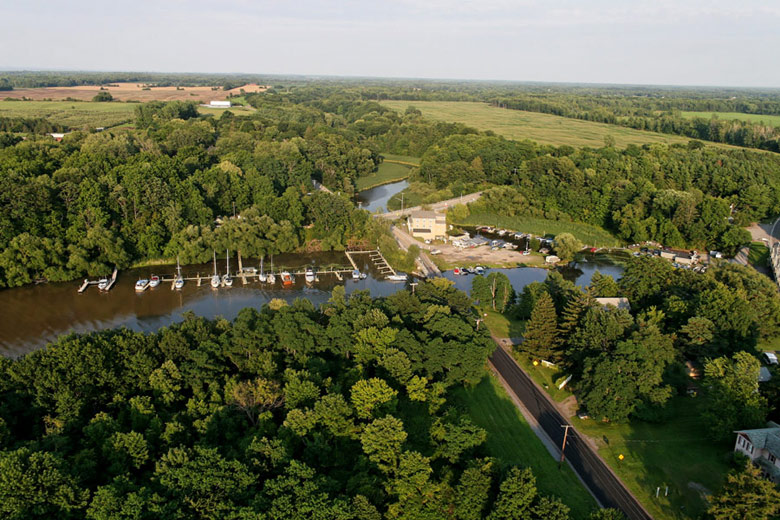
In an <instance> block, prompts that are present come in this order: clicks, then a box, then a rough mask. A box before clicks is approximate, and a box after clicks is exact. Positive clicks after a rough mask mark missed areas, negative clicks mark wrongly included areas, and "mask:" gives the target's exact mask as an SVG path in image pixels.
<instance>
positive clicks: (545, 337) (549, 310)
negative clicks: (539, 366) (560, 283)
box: [522, 293, 560, 360]
mask: <svg viewBox="0 0 780 520" xmlns="http://www.w3.org/2000/svg"><path fill="white" fill-rule="evenodd" d="M522 346H523V350H525V351H526V352H528V353H529V354H531V355H532V356H534V357H536V358H540V359H547V360H550V359H555V360H558V359H560V351H559V349H558V347H559V341H558V316H557V314H556V312H555V305H553V301H552V298H551V297H550V295H549V294H547V293H542V295H541V296H540V297H539V299H538V300H537V302H536V306H535V307H534V311H533V312H532V313H531V319H530V321H529V322H528V324H527V325H526V328H525V341H523V343H522Z"/></svg>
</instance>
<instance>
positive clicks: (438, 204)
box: [374, 191, 482, 219]
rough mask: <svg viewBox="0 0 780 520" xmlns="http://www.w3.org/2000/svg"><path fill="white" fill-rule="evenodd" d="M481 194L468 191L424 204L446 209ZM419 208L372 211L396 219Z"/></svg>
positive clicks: (471, 200) (431, 207)
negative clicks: (447, 198) (466, 193)
mask: <svg viewBox="0 0 780 520" xmlns="http://www.w3.org/2000/svg"><path fill="white" fill-rule="evenodd" d="M481 196H482V192H481V191H478V192H476V193H469V194H468V195H463V196H462V197H456V198H454V199H449V200H443V201H441V202H435V203H433V204H426V206H427V207H429V208H430V209H431V210H437V209H447V208H449V207H452V206H455V205H456V204H468V203H469V202H474V201H475V200H477V199H478V198H480V197H481ZM420 209H422V206H412V207H411V208H404V210H403V211H401V210H400V209H399V210H396V211H389V212H387V213H374V216H375V217H381V218H389V219H397V218H400V217H403V216H405V215H408V214H409V213H411V212H412V211H418V210H420Z"/></svg>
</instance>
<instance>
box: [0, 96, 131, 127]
mask: <svg viewBox="0 0 780 520" xmlns="http://www.w3.org/2000/svg"><path fill="white" fill-rule="evenodd" d="M136 106H137V104H136V103H118V102H110V103H95V102H91V101H0V117H30V118H45V119H48V120H49V121H51V122H52V123H56V124H61V125H65V126H68V127H71V128H83V127H91V128H94V127H99V126H104V127H111V126H116V125H119V124H121V123H125V122H129V121H132V120H133V118H134V114H135V107H136Z"/></svg>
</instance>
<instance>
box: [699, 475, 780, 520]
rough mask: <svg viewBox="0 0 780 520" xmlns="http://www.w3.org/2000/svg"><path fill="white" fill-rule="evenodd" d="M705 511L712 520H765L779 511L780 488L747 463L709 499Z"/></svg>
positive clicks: (728, 478) (727, 478)
mask: <svg viewBox="0 0 780 520" xmlns="http://www.w3.org/2000/svg"><path fill="white" fill-rule="evenodd" d="M710 504H711V505H710V508H709V509H708V510H707V513H708V514H709V515H710V516H711V517H712V518H714V519H715V520H769V519H771V518H774V517H775V515H776V514H778V513H780V490H778V488H777V486H775V485H774V484H773V483H772V482H771V481H769V480H767V479H765V478H764V477H763V476H762V475H761V471H760V470H759V469H758V468H757V467H755V466H753V464H751V463H750V462H747V463H746V464H745V468H744V469H743V470H742V471H740V472H739V473H731V474H730V475H729V476H728V477H726V483H725V484H724V485H723V487H722V488H721V489H720V490H719V491H718V492H717V493H715V495H713V497H712V498H711V499H710Z"/></svg>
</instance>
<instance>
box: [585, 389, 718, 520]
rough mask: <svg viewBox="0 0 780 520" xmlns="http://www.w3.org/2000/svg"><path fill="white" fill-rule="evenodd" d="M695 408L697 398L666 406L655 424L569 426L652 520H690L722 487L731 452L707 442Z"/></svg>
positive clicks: (587, 423) (676, 400)
mask: <svg viewBox="0 0 780 520" xmlns="http://www.w3.org/2000/svg"><path fill="white" fill-rule="evenodd" d="M700 406H701V405H700V399H699V398H695V397H674V398H673V399H672V401H670V403H669V404H668V407H669V410H670V417H671V418H670V419H669V420H668V421H665V422H661V423H658V424H652V423H647V422H642V421H638V420H634V421H633V422H631V423H630V424H609V423H601V422H596V421H594V420H593V419H585V420H581V419H579V418H578V417H576V416H575V417H573V418H572V419H571V420H572V424H574V426H575V427H576V428H577V430H579V431H580V432H582V433H584V434H585V435H588V436H589V437H590V438H591V439H592V440H593V441H594V442H595V443H596V445H597V446H598V450H599V454H600V455H601V456H602V457H603V458H604V460H605V461H606V462H607V464H609V466H610V467H611V468H612V469H613V470H614V471H615V473H617V474H618V476H619V477H620V479H621V480H622V481H623V482H624V483H625V484H626V486H628V488H629V489H630V490H631V491H632V492H633V493H634V494H635V495H636V496H637V498H639V500H640V501H641V502H642V504H643V505H644V506H645V507H646V508H647V510H648V511H649V512H650V514H651V515H653V517H654V518H657V519H692V518H699V517H700V515H701V514H703V513H704V511H705V510H706V508H707V504H706V502H705V496H706V495H707V494H709V493H711V492H713V491H716V490H717V489H718V488H719V487H720V486H721V484H722V483H723V480H724V479H725V475H726V473H727V472H728V470H729V464H728V461H729V460H730V458H731V451H732V446H731V444H730V443H727V444H718V443H715V442H713V441H711V440H710V439H709V438H707V436H706V433H705V430H704V428H705V426H706V425H705V424H704V423H703V421H702V419H701V417H700V415H699V408H700ZM621 454H622V455H623V457H624V458H623V460H620V459H619V456H620V455H621ZM666 486H669V494H668V496H664V495H665V491H666ZM658 487H660V488H661V490H660V493H659V497H658V498H656V496H655V493H656V488H658Z"/></svg>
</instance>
